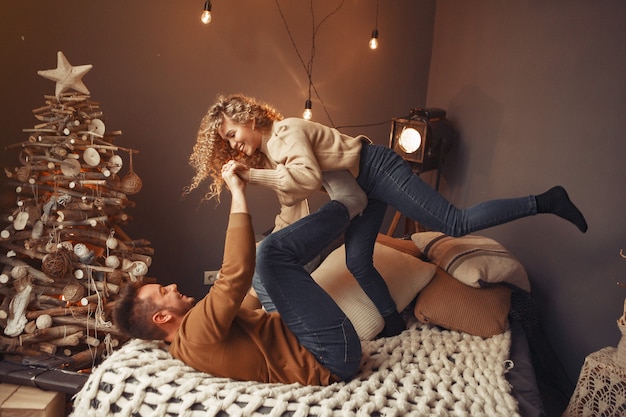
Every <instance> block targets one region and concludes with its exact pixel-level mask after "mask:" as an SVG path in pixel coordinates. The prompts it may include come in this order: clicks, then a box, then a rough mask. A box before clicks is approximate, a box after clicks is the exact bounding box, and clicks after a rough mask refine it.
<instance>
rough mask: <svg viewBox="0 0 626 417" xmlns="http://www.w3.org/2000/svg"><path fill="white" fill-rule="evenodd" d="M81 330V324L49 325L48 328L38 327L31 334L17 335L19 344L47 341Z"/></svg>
mask: <svg viewBox="0 0 626 417" xmlns="http://www.w3.org/2000/svg"><path fill="white" fill-rule="evenodd" d="M81 330H83V327H81V326H71V325H70V326H66V325H62V326H57V327H50V328H48V329H39V330H37V331H36V332H35V333H32V334H23V335H20V336H19V341H20V343H21V344H31V343H37V342H44V341H49V340H51V339H57V338H59V337H63V336H65V335H67V334H70V333H76V332H79V331H81Z"/></svg>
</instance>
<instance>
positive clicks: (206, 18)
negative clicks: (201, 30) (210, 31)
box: [200, 0, 211, 25]
mask: <svg viewBox="0 0 626 417" xmlns="http://www.w3.org/2000/svg"><path fill="white" fill-rule="evenodd" d="M200 20H201V21H202V23H204V24H205V25H208V24H209V23H210V22H211V0H206V1H205V2H204V10H203V11H202V15H200Z"/></svg>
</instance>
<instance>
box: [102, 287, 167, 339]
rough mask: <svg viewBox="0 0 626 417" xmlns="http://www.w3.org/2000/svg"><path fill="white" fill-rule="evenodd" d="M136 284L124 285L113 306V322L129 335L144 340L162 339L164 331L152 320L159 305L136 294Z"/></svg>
mask: <svg viewBox="0 0 626 417" xmlns="http://www.w3.org/2000/svg"><path fill="white" fill-rule="evenodd" d="M138 289H139V287H138V286H135V285H125V286H124V287H122V290H121V291H120V297H119V299H118V300H117V302H116V304H115V306H114V307H113V323H114V324H115V325H116V326H117V328H118V329H119V330H120V331H122V332H123V333H125V334H126V335H127V336H129V337H134V338H137V339H144V340H163V339H164V338H165V336H166V334H165V331H163V329H161V328H160V327H158V326H157V325H156V324H154V323H153V322H152V316H153V315H154V313H156V312H157V311H159V310H160V307H159V306H158V305H157V304H155V303H154V302H153V301H152V300H145V299H141V298H139V297H138V296H137V290H138Z"/></svg>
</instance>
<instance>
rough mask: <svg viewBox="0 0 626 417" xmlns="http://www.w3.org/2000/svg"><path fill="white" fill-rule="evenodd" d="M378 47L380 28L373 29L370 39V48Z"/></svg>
mask: <svg viewBox="0 0 626 417" xmlns="http://www.w3.org/2000/svg"><path fill="white" fill-rule="evenodd" d="M376 48H378V29H374V30H373V31H372V39H370V49H376Z"/></svg>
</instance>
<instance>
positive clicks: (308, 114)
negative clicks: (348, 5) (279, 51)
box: [274, 0, 345, 126]
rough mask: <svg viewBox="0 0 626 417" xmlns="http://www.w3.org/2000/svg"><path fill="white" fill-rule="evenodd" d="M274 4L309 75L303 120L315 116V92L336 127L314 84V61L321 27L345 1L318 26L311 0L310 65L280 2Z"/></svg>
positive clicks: (310, 0)
mask: <svg viewBox="0 0 626 417" xmlns="http://www.w3.org/2000/svg"><path fill="white" fill-rule="evenodd" d="M274 2H275V3H276V7H277V9H278V12H279V13H280V17H281V19H282V20H283V24H284V25H285V29H286V30H287V34H288V35H289V39H290V40H291V44H292V45H293V48H294V49H295V51H296V54H297V55H298V58H299V59H300V63H301V64H302V66H303V67H304V70H305V71H306V75H307V78H308V84H309V91H308V95H307V100H306V101H305V104H304V112H303V114H302V118H303V119H306V120H310V119H311V118H312V116H313V112H312V111H311V91H315V95H316V96H317V98H318V101H319V103H320V104H321V105H322V108H323V109H324V111H325V112H326V116H327V117H328V120H329V122H330V125H331V126H334V123H333V121H332V118H331V117H330V114H329V113H328V109H327V108H326V105H325V104H324V100H322V98H321V97H320V95H319V93H318V91H317V88H316V87H315V84H314V83H313V60H314V58H315V37H316V35H317V31H318V30H319V28H320V26H321V25H322V24H323V23H324V22H325V21H326V20H328V19H329V18H330V17H331V16H332V15H334V14H335V13H337V11H339V9H341V7H342V6H343V4H344V2H345V0H341V2H340V3H339V4H338V5H337V7H336V8H335V9H334V10H333V11H331V12H330V13H328V14H327V15H326V16H325V17H324V18H323V19H322V20H321V21H320V22H319V23H317V24H316V22H315V13H314V10H313V0H309V8H310V10H311V26H312V34H311V35H312V36H311V57H310V59H309V62H308V63H305V62H304V59H303V58H302V55H301V54H300V51H299V50H298V47H297V46H296V42H295V41H294V39H293V36H292V34H291V31H290V30H289V25H288V24H287V19H285V15H284V14H283V11H282V9H281V7H280V4H279V2H278V0H274Z"/></svg>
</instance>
